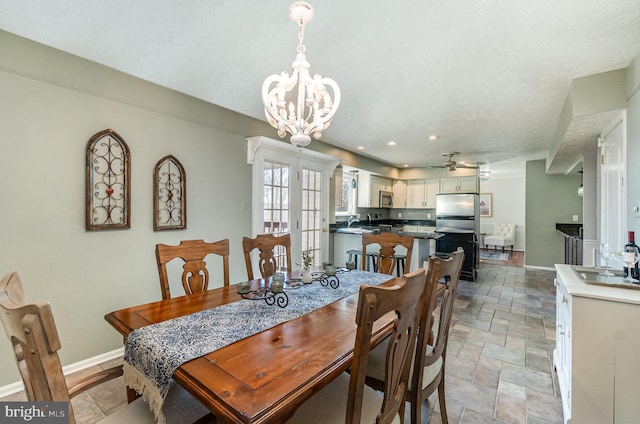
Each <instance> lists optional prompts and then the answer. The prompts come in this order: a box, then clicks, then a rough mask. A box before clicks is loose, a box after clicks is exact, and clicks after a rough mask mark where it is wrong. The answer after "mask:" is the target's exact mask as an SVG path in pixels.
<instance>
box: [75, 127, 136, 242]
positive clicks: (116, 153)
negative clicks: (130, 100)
mask: <svg viewBox="0 0 640 424" xmlns="http://www.w3.org/2000/svg"><path fill="white" fill-rule="evenodd" d="M86 155H87V169H86V188H87V193H86V228H87V230H117V229H126V228H130V227H131V224H130V222H131V199H130V192H131V188H130V181H129V175H130V167H131V156H130V153H129V146H127V143H125V141H124V139H123V138H122V137H120V136H119V135H118V133H116V132H115V131H113V130H111V129H107V130H103V131H100V132H99V133H96V134H95V135H94V136H93V137H91V139H90V140H89V142H88V143H87V151H86Z"/></svg>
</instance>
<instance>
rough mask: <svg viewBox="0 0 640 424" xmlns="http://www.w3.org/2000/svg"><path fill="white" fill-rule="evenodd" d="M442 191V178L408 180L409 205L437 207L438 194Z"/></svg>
mask: <svg viewBox="0 0 640 424" xmlns="http://www.w3.org/2000/svg"><path fill="white" fill-rule="evenodd" d="M439 192H440V180H439V179H437V178H435V179H424V180H408V181H407V207H408V208H419V209H420V208H422V209H424V208H427V209H434V208H435V207H436V194H438V193H439Z"/></svg>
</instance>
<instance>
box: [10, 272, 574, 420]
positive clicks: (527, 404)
mask: <svg viewBox="0 0 640 424" xmlns="http://www.w3.org/2000/svg"><path fill="white" fill-rule="evenodd" d="M554 275H555V273H554V272H552V271H545V270H533V269H525V268H521V267H512V266H503V265H494V264H487V263H481V265H480V270H479V274H478V278H477V281H475V282H468V281H461V282H460V286H459V288H458V296H457V299H456V303H455V309H454V312H453V318H452V323H451V333H450V335H449V346H448V351H447V365H446V396H447V412H448V418H449V422H450V423H460V424H471V423H473V424H484V423H514V424H550V423H552V424H556V423H562V422H563V417H562V402H561V399H560V397H559V390H558V387H557V379H556V376H555V371H554V370H553V364H552V353H553V349H554V346H555V288H554V286H553V278H554ZM104 366H105V367H108V366H113V363H109V364H104ZM83 372H86V371H83ZM0 400H24V394H22V393H19V394H16V395H14V396H11V397H9V398H3V399H0ZM124 403H125V391H124V386H123V383H122V379H121V378H119V379H116V380H113V381H112V382H110V383H107V384H104V385H101V386H99V387H96V388H93V389H91V390H89V391H87V392H85V393H83V394H81V395H80V396H78V397H76V398H75V399H74V400H73V401H72V404H73V408H74V411H75V412H76V418H77V420H78V423H83V424H92V423H95V422H96V421H98V420H99V419H101V418H102V417H104V416H105V415H107V414H109V413H111V412H113V411H114V410H115V409H117V408H118V407H120V406H122V405H124ZM429 404H430V405H432V406H433V408H434V410H433V412H432V413H431V417H430V418H431V419H430V421H429V422H430V423H432V424H440V423H442V419H441V417H440V413H439V406H438V399H437V391H436V393H434V395H433V396H432V397H430V398H429ZM423 416H424V417H428V416H429V414H428V413H427V414H425V415H423Z"/></svg>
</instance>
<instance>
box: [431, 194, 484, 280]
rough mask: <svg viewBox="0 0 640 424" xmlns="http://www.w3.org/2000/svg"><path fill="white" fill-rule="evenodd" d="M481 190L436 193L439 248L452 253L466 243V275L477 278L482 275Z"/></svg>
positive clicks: (437, 245) (442, 251)
mask: <svg viewBox="0 0 640 424" xmlns="http://www.w3.org/2000/svg"><path fill="white" fill-rule="evenodd" d="M479 197H480V196H479V195H478V193H451V194H445V193H443V194H438V195H437V196H436V232H438V233H443V234H444V236H443V237H441V238H439V239H438V240H436V252H437V253H440V254H444V253H450V252H453V251H455V250H457V249H458V247H462V248H463V249H464V264H463V265H462V274H461V276H462V278H464V279H468V280H471V281H475V279H476V277H477V275H478V265H479V261H480V260H479V255H480V250H479V245H478V235H479V232H480V199H479Z"/></svg>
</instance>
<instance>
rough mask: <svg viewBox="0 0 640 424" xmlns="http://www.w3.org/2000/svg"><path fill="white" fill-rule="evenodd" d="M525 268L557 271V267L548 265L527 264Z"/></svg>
mask: <svg viewBox="0 0 640 424" xmlns="http://www.w3.org/2000/svg"><path fill="white" fill-rule="evenodd" d="M524 267H525V268H529V269H540V270H543V271H555V270H556V269H555V268H554V267H548V266H536V265H525V266H524Z"/></svg>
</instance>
